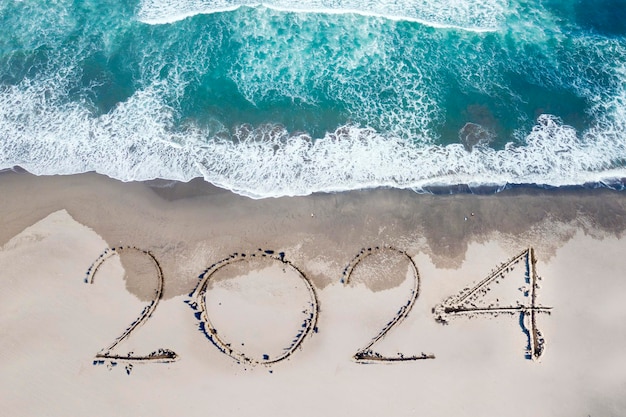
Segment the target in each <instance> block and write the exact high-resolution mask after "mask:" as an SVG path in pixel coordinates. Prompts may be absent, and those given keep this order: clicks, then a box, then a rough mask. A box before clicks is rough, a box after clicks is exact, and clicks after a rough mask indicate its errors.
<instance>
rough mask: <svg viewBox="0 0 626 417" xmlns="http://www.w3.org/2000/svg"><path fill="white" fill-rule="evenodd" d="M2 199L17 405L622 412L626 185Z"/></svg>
mask: <svg viewBox="0 0 626 417" xmlns="http://www.w3.org/2000/svg"><path fill="white" fill-rule="evenodd" d="M0 195H1V196H2V199H1V200H0V285H1V289H2V291H0V369H1V370H2V372H0V410H2V414H3V415H11V416H35V415H36V416H67V415H91V416H111V415H117V416H154V417H157V416H172V415H187V416H206V415H224V416H276V415H298V416H322V415H323V416H329V415H337V416H340V415H341V416H343V415H359V416H380V415H389V416H416V415H424V416H485V417H487V416H587V415H591V416H623V415H626V396H624V393H625V392H626V326H625V325H624V323H625V322H626V303H624V297H625V296H626V277H625V276H624V271H626V256H624V253H626V238H625V237H624V231H625V230H626V195H625V194H622V193H617V192H610V191H606V190H590V191H584V190H575V191H572V190H570V191H564V190H552V191H539V190H524V189H522V190H517V191H506V192H503V193H501V194H499V195H497V196H475V195H464V194H458V195H452V196H431V195H417V194H415V193H412V192H410V191H398V190H372V191H361V192H352V193H342V194H325V195H312V196H308V197H297V198H280V199H270V200H256V201H255V200H250V199H246V198H242V197H239V196H236V195H233V194H231V193H229V192H226V191H223V190H220V189H217V188H214V187H211V186H209V185H207V184H204V183H202V182H199V181H193V182H191V183H189V184H173V183H166V182H163V181H153V182H149V183H128V184H123V183H119V182H117V181H113V180H110V179H107V178H104V177H101V176H98V175H95V174H85V175H78V176H70V177H34V176H31V175H29V174H25V173H4V174H2V175H0Z"/></svg>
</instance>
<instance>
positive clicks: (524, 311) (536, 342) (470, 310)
mask: <svg viewBox="0 0 626 417" xmlns="http://www.w3.org/2000/svg"><path fill="white" fill-rule="evenodd" d="M125 252H126V253H135V254H139V255H141V256H145V257H146V259H147V260H148V261H149V263H151V264H152V265H153V266H154V269H155V271H156V274H157V287H156V289H155V291H154V295H153V297H152V300H151V301H150V303H149V304H148V305H147V306H145V307H144V309H143V311H142V312H141V314H140V315H139V316H138V317H137V319H136V320H135V321H134V322H133V323H131V324H130V326H128V327H127V328H126V330H124V332H122V334H121V335H120V336H118V337H117V338H116V339H115V340H114V341H113V343H111V344H109V345H108V346H106V347H105V348H103V349H102V350H100V352H98V353H97V354H96V356H95V358H94V361H93V363H94V364H95V365H107V366H109V368H112V367H113V366H116V365H117V364H118V363H122V364H124V365H125V368H126V372H127V373H129V374H130V371H131V370H132V368H133V365H134V364H138V363H167V362H173V361H176V360H177V359H178V355H177V354H176V353H175V352H173V351H172V350H169V349H163V348H160V349H157V350H155V351H153V352H152V353H150V354H144V355H136V354H135V353H134V352H128V353H125V354H120V353H116V347H117V346H118V345H119V344H120V343H121V342H122V341H124V340H126V339H128V338H129V337H130V335H131V334H132V333H133V331H135V330H137V329H138V328H139V327H140V326H141V325H142V324H144V323H145V322H147V320H148V319H149V318H150V317H151V316H152V313H153V312H154V311H155V310H156V308H157V305H158V303H159V300H160V299H161V297H162V294H163V272H162V269H161V266H160V265H159V262H158V260H157V258H156V257H155V256H154V255H153V254H152V253H151V252H149V251H146V250H142V249H139V248H136V247H133V246H120V247H114V248H109V249H107V250H105V251H104V252H103V253H102V254H101V255H100V256H99V257H98V259H96V261H95V262H94V263H93V264H92V265H91V266H90V267H89V269H88V270H87V276H86V278H85V282H86V283H89V284H93V283H94V278H95V277H96V275H97V274H98V271H99V270H100V267H101V266H102V265H103V264H104V263H105V262H106V261H107V260H109V259H111V258H112V257H114V256H117V255H121V254H122V253H125ZM385 252H387V253H390V254H392V255H399V256H400V257H402V258H404V259H406V261H407V262H408V264H409V270H410V272H411V275H412V276H413V285H412V288H411V290H410V294H409V297H408V299H407V300H406V302H405V303H404V304H402V305H401V306H400V308H399V309H398V311H397V313H396V314H395V316H393V317H392V318H391V320H390V321H389V322H387V324H386V325H385V326H384V327H383V328H382V330H380V332H378V334H376V335H375V336H374V337H373V338H372V339H371V340H370V341H369V343H367V344H366V345H365V346H363V347H362V348H360V349H358V350H357V351H356V353H355V354H354V355H353V360H354V361H355V362H357V363H390V362H407V361H417V360H427V359H435V355H434V354H432V353H424V352H421V353H419V354H412V355H405V354H402V353H398V354H397V355H395V356H385V355H381V354H380V353H378V352H376V351H375V350H374V346H375V345H376V344H377V343H378V342H380V341H381V340H382V339H384V338H385V336H386V335H387V333H388V332H389V331H390V330H391V329H392V328H394V327H395V326H398V325H399V324H400V323H401V322H402V321H403V320H404V319H405V318H406V317H407V316H408V315H409V313H410V312H411V309H412V308H413V306H414V305H415V303H416V301H417V298H418V296H419V292H420V275H419V272H418V269H417V266H416V265H415V262H414V261H413V259H412V258H411V257H410V256H409V255H408V254H407V253H406V252H404V251H402V250H400V249H397V248H393V247H389V246H384V247H379V246H376V247H371V248H366V249H362V250H361V251H360V252H359V253H358V254H357V255H356V256H355V257H354V258H353V259H352V261H351V262H350V263H349V264H348V266H347V267H346V268H345V269H344V271H343V276H342V278H341V282H342V283H343V284H344V286H347V285H348V284H349V283H350V282H351V280H352V279H353V275H354V273H355V271H358V270H359V269H360V268H361V266H362V261H363V260H365V259H366V258H368V257H370V256H372V255H374V254H381V253H385ZM259 260H261V261H267V262H271V263H278V264H279V265H280V266H281V267H282V268H283V271H285V270H286V269H287V268H289V269H290V270H291V272H292V273H294V274H295V276H297V278H298V279H300V280H301V281H302V284H303V285H304V287H305V288H306V292H307V293H308V297H309V300H308V303H307V304H308V307H307V309H305V310H304V311H303V312H302V313H304V320H303V323H302V325H301V328H300V329H299V331H298V333H297V334H296V336H295V337H294V338H293V339H292V340H291V341H290V343H289V345H288V346H287V347H286V348H284V349H283V350H282V352H281V353H280V354H278V355H274V356H272V357H270V355H267V354H263V355H262V356H261V357H253V356H251V355H248V354H245V353H243V352H241V351H239V350H237V349H235V348H233V347H232V344H231V343H229V342H228V341H226V340H224V339H223V338H222V336H221V335H220V334H219V333H218V329H217V328H216V327H215V326H214V324H213V323H212V322H211V319H210V317H209V314H208V312H207V305H206V295H207V292H208V291H209V290H210V288H209V283H210V282H211V280H212V278H214V277H215V275H216V273H217V272H218V271H220V270H222V269H223V268H224V267H226V266H228V265H237V264H244V263H246V262H251V261H255V262H258V261H259ZM536 262H537V260H536V258H535V253H534V250H533V248H528V249H525V250H523V251H521V252H520V253H519V254H517V255H516V256H514V257H512V258H511V259H509V260H508V261H506V262H504V263H503V264H501V265H500V266H498V267H497V268H495V269H494V270H493V271H491V273H489V274H488V275H487V277H485V278H484V279H483V280H481V281H480V282H478V283H476V284H475V285H474V286H473V287H471V288H469V287H468V288H464V289H463V290H461V291H460V292H459V293H458V294H455V295H452V296H451V297H449V298H447V299H445V300H444V301H442V302H441V303H439V304H437V305H436V306H435V307H433V308H432V313H433V317H434V319H435V320H436V321H437V322H439V323H442V324H447V323H448V321H449V320H451V319H453V318H456V317H463V316H465V317H475V316H481V315H483V316H484V315H499V314H509V315H514V316H519V323H520V326H521V328H522V331H523V332H524V334H525V335H526V339H527V344H526V352H525V355H526V358H527V359H532V360H538V359H539V358H540V357H541V356H542V354H543V352H544V348H545V339H544V337H543V335H542V334H541V332H540V331H539V329H538V327H537V315H538V314H539V313H549V312H550V310H551V307H545V306H540V305H538V304H537V290H538V289H539V285H538V281H539V280H541V278H540V277H539V276H538V275H537V271H536ZM519 264H521V265H522V266H523V268H525V271H524V272H525V273H524V281H525V284H526V285H525V286H522V287H520V288H519V289H520V291H522V292H523V295H524V297H525V299H526V300H527V301H528V302H527V303H524V304H522V303H520V302H517V303H516V305H500V303H499V299H496V300H497V302H495V303H494V302H491V303H488V304H486V303H485V302H484V300H482V301H483V303H482V304H481V299H482V298H484V296H485V295H486V294H487V292H489V291H491V289H492V287H493V286H495V285H497V284H499V283H500V282H501V281H502V280H504V279H505V278H506V276H507V275H508V274H509V273H510V272H511V271H513V270H514V269H515V268H516V266H518V265H519ZM186 303H187V304H189V306H191V307H192V309H193V310H194V316H195V318H196V319H197V320H198V322H199V329H200V330H201V331H202V333H203V334H204V336H205V337H206V338H207V339H208V340H209V341H210V342H211V343H213V345H214V346H215V347H217V348H218V349H219V350H220V351H221V352H222V353H224V354H225V355H228V356H230V357H231V358H233V359H235V360H236V361H237V362H239V363H243V364H249V365H271V364H274V363H277V362H280V361H282V360H285V359H287V358H288V357H289V356H291V355H292V354H293V353H294V352H295V351H296V350H297V349H298V348H300V347H301V346H302V344H303V342H304V340H305V338H306V337H307V336H310V335H312V334H313V333H317V331H318V328H317V321H318V315H319V303H318V298H317V294H316V292H315V288H314V287H313V284H312V283H311V281H310V280H309V279H308V278H307V277H306V276H305V275H304V273H302V271H301V270H300V269H299V268H298V267H296V266H295V265H294V264H293V263H291V262H290V261H288V260H287V259H286V258H285V254H284V253H283V252H279V253H275V252H274V251H272V250H261V249H259V250H258V251H256V252H252V253H247V254H246V253H235V254H233V255H231V256H229V257H227V258H225V259H223V260H221V261H219V262H216V263H215V264H213V265H211V266H210V267H209V268H207V269H205V270H204V271H203V272H202V273H201V274H200V275H199V282H198V284H197V286H196V288H195V289H194V290H193V291H192V292H191V293H190V294H189V298H188V299H187V300H186Z"/></svg>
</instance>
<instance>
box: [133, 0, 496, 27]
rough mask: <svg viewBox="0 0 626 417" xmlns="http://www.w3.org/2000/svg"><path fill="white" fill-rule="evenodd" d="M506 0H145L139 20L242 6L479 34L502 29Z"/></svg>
mask: <svg viewBox="0 0 626 417" xmlns="http://www.w3.org/2000/svg"><path fill="white" fill-rule="evenodd" d="M507 6H508V1H506V0H481V1H469V0H425V1H422V2H415V1H413V0H373V1H368V2H363V1H359V0H310V1H307V2H306V3H303V2H300V1H297V0H271V1H265V2H259V1H254V0H143V1H142V2H141V5H140V7H139V11H138V18H139V20H140V21H142V22H144V23H148V24H167V23H174V22H177V21H179V20H183V19H186V18H188V17H191V16H195V15H198V14H211V13H221V12H228V11H233V10H237V9H239V8H241V7H256V8H268V9H273V10H277V11H283V12H296V13H323V14H346V13H354V14H360V15H365V16H373V17H383V18H386V19H391V20H406V21H414V22H418V23H421V24H424V25H428V26H432V27H437V28H454V29H463V30H471V31H477V32H491V31H495V30H498V29H499V28H500V27H501V26H502V24H503V22H504V18H505V13H506V8H507Z"/></svg>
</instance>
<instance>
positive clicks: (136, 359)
mask: <svg viewBox="0 0 626 417" xmlns="http://www.w3.org/2000/svg"><path fill="white" fill-rule="evenodd" d="M124 252H127V253H135V254H140V255H143V256H146V257H147V258H148V259H149V261H150V263H151V264H153V266H154V268H155V271H156V274H157V287H156V289H155V291H154V296H153V298H152V300H151V301H150V303H149V304H148V305H147V306H146V307H144V309H143V311H142V312H141V314H140V315H139V317H137V319H136V320H135V321H134V322H132V323H131V324H130V326H129V327H127V328H126V330H124V332H123V333H122V334H121V335H120V336H118V337H117V338H116V339H115V341H113V343H111V344H110V345H109V346H107V347H105V348H103V349H102V350H100V352H98V353H97V354H96V356H95V358H94V361H93V364H94V365H105V364H106V365H107V366H109V367H113V366H116V365H117V363H118V362H120V363H124V364H125V367H126V373H128V374H130V372H131V370H132V368H133V364H136V363H155V362H156V363H167V362H173V361H175V360H177V359H178V355H177V354H176V353H175V352H173V351H171V350H169V349H162V348H160V349H157V350H156V351H154V352H152V353H150V354H147V355H135V354H134V353H133V352H128V353H126V354H117V353H114V352H113V350H114V349H115V347H116V346H117V345H118V344H120V343H121V342H122V341H123V340H125V339H127V338H129V337H130V334H131V333H132V332H133V331H134V330H136V329H137V328H138V327H139V326H141V325H142V324H144V323H145V322H146V321H147V320H148V319H149V318H150V316H152V313H153V312H154V310H156V308H157V305H158V304H159V300H160V299H161V297H162V295H163V271H162V269H161V266H160V265H159V262H158V261H157V259H156V258H155V257H154V255H153V254H152V253H150V252H149V251H146V250H143V249H139V248H136V247H134V246H119V247H112V248H108V249H106V250H105V251H104V252H103V253H102V254H101V255H100V256H99V257H98V259H96V261H95V262H94V263H93V264H91V266H90V267H89V269H88V270H87V276H86V277H85V283H87V284H93V283H94V279H95V277H96V275H97V273H98V270H99V269H100V267H101V266H102V265H103V264H104V263H105V262H106V261H107V260H109V259H111V258H112V257H113V256H119V255H120V254H122V253H124Z"/></svg>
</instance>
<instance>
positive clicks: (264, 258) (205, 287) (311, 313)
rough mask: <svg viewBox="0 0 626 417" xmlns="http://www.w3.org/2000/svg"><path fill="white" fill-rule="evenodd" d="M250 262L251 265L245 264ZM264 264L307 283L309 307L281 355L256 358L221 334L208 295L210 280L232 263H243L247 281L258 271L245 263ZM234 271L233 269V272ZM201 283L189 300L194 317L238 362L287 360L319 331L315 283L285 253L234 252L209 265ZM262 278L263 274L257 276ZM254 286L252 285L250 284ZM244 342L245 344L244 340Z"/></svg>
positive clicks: (240, 275)
mask: <svg viewBox="0 0 626 417" xmlns="http://www.w3.org/2000/svg"><path fill="white" fill-rule="evenodd" d="M246 264H248V265H246ZM253 264H254V265H257V266H259V265H264V266H265V267H268V266H269V267H272V266H273V267H276V266H279V267H280V269H281V270H282V272H283V273H287V272H289V274H291V275H292V276H294V275H295V277H297V278H298V279H299V280H301V282H302V283H303V284H304V287H305V288H306V293H307V294H308V298H309V299H308V301H306V304H308V306H307V307H306V308H305V309H304V310H302V314H303V317H304V320H303V322H302V324H301V325H300V327H299V330H298V332H297V334H296V335H295V337H293V338H292V340H291V343H290V344H289V345H288V346H287V347H285V348H282V351H281V352H280V353H279V354H275V355H270V354H266V353H264V354H259V355H258V357H255V356H253V355H251V354H248V353H244V352H243V351H241V350H240V349H236V348H234V347H233V344H234V343H232V341H231V342H229V341H227V340H225V338H224V336H222V335H221V334H220V333H219V332H218V329H217V328H216V326H215V324H214V322H212V321H211V319H210V317H209V313H208V311H207V295H208V293H209V291H210V290H211V288H210V283H211V282H212V281H215V280H217V279H218V278H219V276H217V274H218V273H221V272H222V271H224V270H225V269H227V268H228V267H231V266H240V267H243V270H244V271H245V272H247V273H245V272H244V274H243V278H244V279H245V280H248V282H250V281H249V280H251V279H254V278H255V277H254V276H252V277H250V276H248V275H247V274H249V273H250V272H252V273H255V270H254V269H252V270H247V271H246V268H245V267H246V266H251V265H253ZM231 272H232V271H231ZM225 274H228V271H225ZM235 275H239V276H238V278H241V277H242V274H235ZM199 279H200V282H199V283H198V285H197V286H196V288H195V289H194V291H192V292H191V293H190V294H189V297H190V300H188V301H187V303H188V304H189V305H190V306H191V307H192V308H193V309H194V310H195V317H196V319H197V320H198V321H199V322H200V323H199V328H200V330H201V331H202V332H203V333H204V335H205V336H206V338H207V339H208V340H209V341H210V342H211V343H213V345H215V346H216V347H217V348H218V349H219V350H220V351H221V352H222V353H224V354H226V355H228V356H230V357H231V358H233V359H235V360H236V361H237V362H239V363H243V364H249V365H271V364H274V363H277V362H280V361H282V360H285V359H287V358H288V357H289V356H291V355H292V354H293V353H294V352H295V351H296V349H298V348H299V347H300V346H301V345H302V343H303V341H304V339H305V338H306V337H307V336H308V335H309V334H311V332H312V331H315V332H316V331H317V318H318V313H319V304H318V298H317V294H316V292H315V289H314V288H313V284H312V283H311V281H310V280H309V279H308V278H307V277H306V276H305V275H304V274H303V273H302V271H300V269H298V268H297V267H296V266H294V265H293V264H292V263H291V262H289V261H288V260H286V259H285V254H284V253H283V252H280V253H278V255H276V254H275V252H274V251H272V250H262V249H259V250H258V251H256V252H252V253H234V254H233V255H231V256H229V257H227V258H225V259H223V260H221V261H219V262H216V263H215V264H213V265H211V266H210V267H209V268H207V269H206V270H204V271H203V272H202V273H201V274H200V276H199ZM258 279H260V277H259V278H258ZM248 285H251V284H248ZM242 345H243V343H242Z"/></svg>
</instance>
